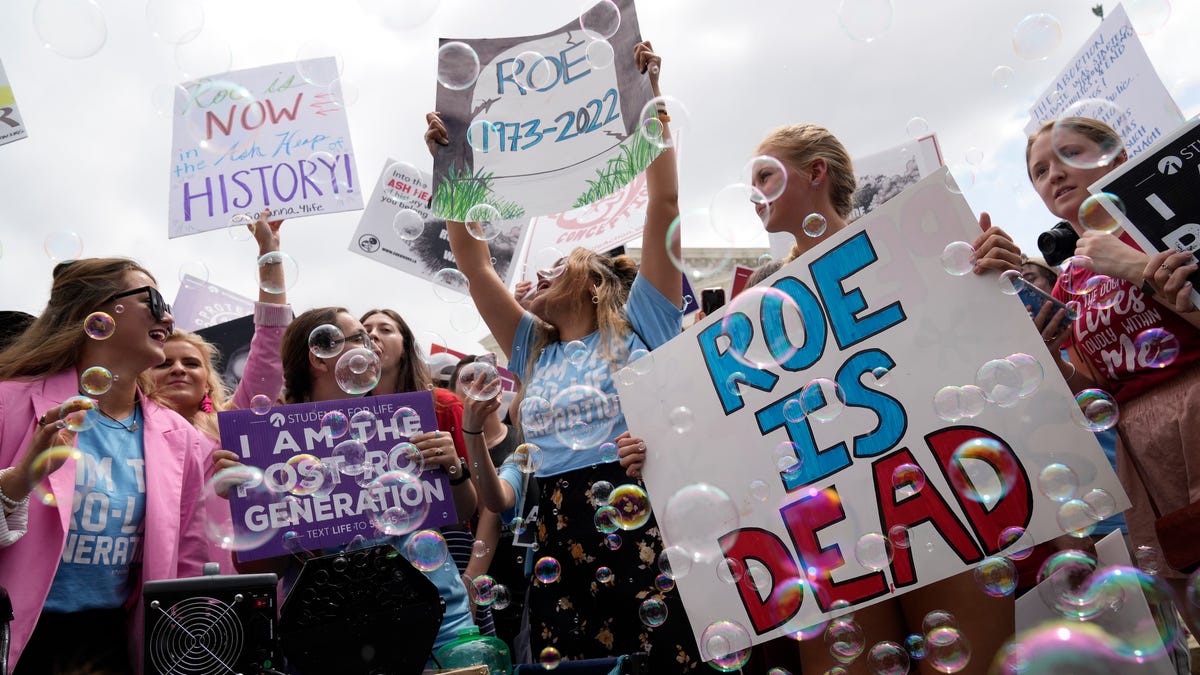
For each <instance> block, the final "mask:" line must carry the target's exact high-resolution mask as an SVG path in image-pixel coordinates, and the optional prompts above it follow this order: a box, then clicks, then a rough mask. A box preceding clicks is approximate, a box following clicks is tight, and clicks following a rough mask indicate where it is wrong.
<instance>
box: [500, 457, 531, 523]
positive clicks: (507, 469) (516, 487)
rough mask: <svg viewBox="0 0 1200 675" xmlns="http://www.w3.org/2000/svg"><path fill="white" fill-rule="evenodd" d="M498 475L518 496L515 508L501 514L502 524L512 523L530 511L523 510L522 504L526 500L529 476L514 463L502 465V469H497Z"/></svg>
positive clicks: (514, 503) (514, 504)
mask: <svg viewBox="0 0 1200 675" xmlns="http://www.w3.org/2000/svg"><path fill="white" fill-rule="evenodd" d="M496 473H498V474H500V480H502V481H504V482H505V483H508V484H509V485H511V486H512V489H513V494H514V495H516V500H515V501H514V502H513V507H512V508H511V509H508V510H506V511H505V512H504V513H501V514H500V522H502V523H510V522H512V519H513V518H516V517H517V515H518V514H520V513H524V512H525V511H528V509H522V508H521V502H523V501H524V500H525V484H526V482H527V479H528V476H526V475H525V474H524V473H522V472H521V470H520V469H519V468H517V465H516V464H514V463H513V462H505V463H503V464H501V465H500V468H498V469H496Z"/></svg>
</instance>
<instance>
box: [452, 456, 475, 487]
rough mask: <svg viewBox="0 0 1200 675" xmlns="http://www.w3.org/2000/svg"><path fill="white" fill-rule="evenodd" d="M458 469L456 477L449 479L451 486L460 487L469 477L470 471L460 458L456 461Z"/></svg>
mask: <svg viewBox="0 0 1200 675" xmlns="http://www.w3.org/2000/svg"><path fill="white" fill-rule="evenodd" d="M458 468H459V469H460V472H459V474H458V476H451V477H450V484H451V485H462V484H463V483H465V482H467V479H468V478H470V477H471V470H470V469H468V468H467V463H466V462H464V461H462V459H461V458H460V459H459V460H458Z"/></svg>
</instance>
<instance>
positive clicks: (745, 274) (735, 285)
mask: <svg viewBox="0 0 1200 675" xmlns="http://www.w3.org/2000/svg"><path fill="white" fill-rule="evenodd" d="M752 274H754V268H753V267H746V266H745V265H734V266H733V279H732V280H730V282H729V299H730V300H732V299H734V298H736V297H737V296H739V295H741V294H742V291H744V290H746V282H748V281H750V275H752Z"/></svg>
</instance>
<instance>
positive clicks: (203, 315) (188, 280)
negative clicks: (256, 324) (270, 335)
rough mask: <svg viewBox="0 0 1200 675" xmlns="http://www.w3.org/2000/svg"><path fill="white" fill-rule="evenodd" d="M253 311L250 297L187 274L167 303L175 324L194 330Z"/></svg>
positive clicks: (248, 314)
mask: <svg viewBox="0 0 1200 675" xmlns="http://www.w3.org/2000/svg"><path fill="white" fill-rule="evenodd" d="M253 313H254V301H253V300H251V299H250V298H247V297H244V296H241V295H238V294H237V293H234V292H233V291H231V290H228V289H225V288H221V287H220V286H218V285H216V284H213V283H209V282H207V281H204V280H203V279H198V278H196V277H194V276H192V275H190V274H185V275H184V276H183V281H182V282H180V284H179V292H178V293H177V294H176V295H175V302H174V303H172V304H171V315H172V316H174V317H175V325H176V326H177V327H179V328H182V329H184V330H190V331H195V330H199V329H201V328H207V327H209V326H215V325H217V324H219V323H225V322H226V321H232V320H234V319H236V318H238V317H243V316H250V315H251V314H253Z"/></svg>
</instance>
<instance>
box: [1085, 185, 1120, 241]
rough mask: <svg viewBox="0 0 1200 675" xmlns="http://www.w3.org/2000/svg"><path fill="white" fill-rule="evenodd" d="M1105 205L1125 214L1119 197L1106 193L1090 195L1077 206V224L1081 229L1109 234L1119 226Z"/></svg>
mask: <svg viewBox="0 0 1200 675" xmlns="http://www.w3.org/2000/svg"><path fill="white" fill-rule="evenodd" d="M1105 205H1107V206H1109V207H1111V208H1113V209H1116V210H1117V211H1120V212H1121V213H1125V203H1124V202H1122V201H1121V198H1120V197H1118V196H1116V195H1114V194H1109V193H1107V192H1100V193H1097V194H1094V195H1090V196H1089V197H1088V198H1087V199H1085V200H1083V203H1082V204H1080V205H1079V224H1080V225H1082V226H1083V229H1085V230H1091V231H1092V232H1101V233H1104V234H1109V233H1112V232H1114V231H1115V230H1116V229H1117V228H1119V227H1120V226H1121V223H1119V222H1117V219H1116V218H1114V217H1113V216H1112V215H1111V214H1110V212H1109V211H1108V210H1107V209H1106V208H1105Z"/></svg>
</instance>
